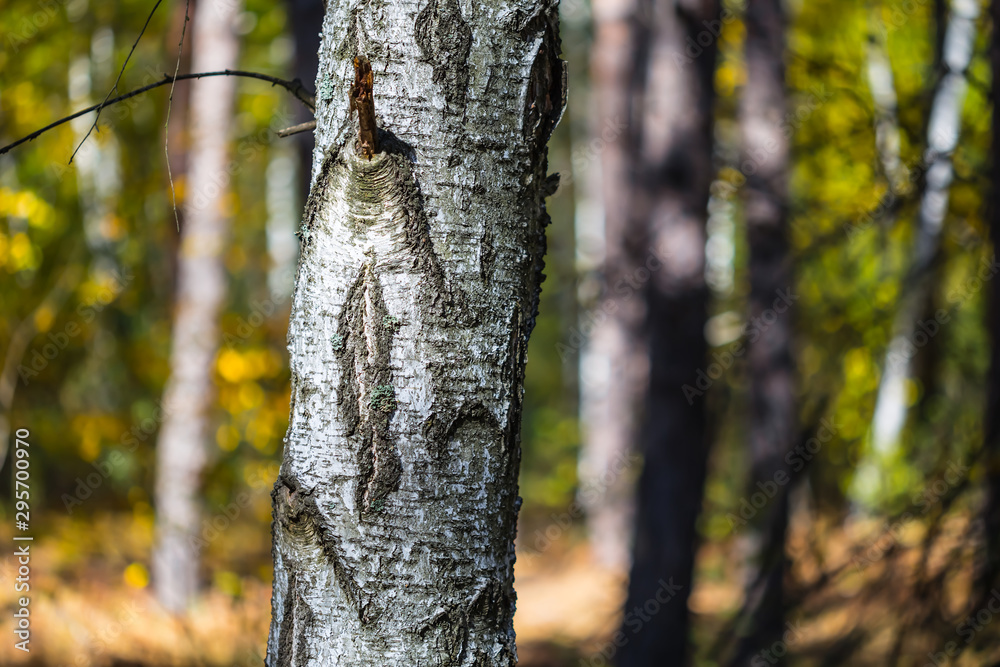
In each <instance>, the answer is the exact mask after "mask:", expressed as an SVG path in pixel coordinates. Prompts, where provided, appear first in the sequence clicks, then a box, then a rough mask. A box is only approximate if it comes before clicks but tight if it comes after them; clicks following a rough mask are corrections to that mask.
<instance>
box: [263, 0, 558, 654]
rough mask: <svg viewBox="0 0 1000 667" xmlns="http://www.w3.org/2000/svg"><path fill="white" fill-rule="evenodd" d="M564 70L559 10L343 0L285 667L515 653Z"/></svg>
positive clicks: (299, 373)
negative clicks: (369, 151)
mask: <svg viewBox="0 0 1000 667" xmlns="http://www.w3.org/2000/svg"><path fill="white" fill-rule="evenodd" d="M358 56H365V57H367V58H368V59H369V60H370V62H371V67H372V70H373V72H374V87H373V91H374V119H375V121H376V124H377V127H378V128H379V129H378V133H377V136H376V137H374V141H372V137H369V136H367V134H366V135H365V146H366V147H367V146H371V145H372V144H373V143H374V146H375V148H376V150H375V153H374V155H373V156H371V158H370V159H367V158H366V157H364V156H363V150H362V147H361V145H359V144H358V141H357V139H356V130H355V121H354V119H353V118H352V115H351V114H350V111H349V109H350V107H349V105H348V99H349V97H348V96H349V93H350V92H351V91H352V89H353V95H354V97H353V99H355V100H357V101H361V102H363V101H364V99H365V97H366V95H365V94H360V95H359V93H364V89H365V87H364V85H361V86H359V87H355V86H354V80H355V74H354V70H353V67H352V61H353V59H354V58H356V57H358ZM564 82H565V70H564V65H563V62H562V61H561V60H560V59H559V37H558V19H557V14H556V7H555V6H554V3H550V2H548V1H546V0H539V1H533V2H520V3H516V4H514V3H508V2H499V1H496V0H493V1H489V2H481V3H460V2H458V0H419V1H418V2H407V1H402V2H395V3H383V2H368V3H356V2H349V1H348V0H330V1H329V2H328V3H327V10H326V17H325V20H324V24H323V39H322V46H321V49H320V72H319V76H318V81H317V90H318V94H317V98H318V99H317V101H318V108H317V121H318V126H317V130H316V144H317V148H316V153H315V161H314V165H313V181H312V188H311V192H310V197H309V201H308V203H307V205H306V212H305V215H304V220H303V226H302V230H301V232H300V235H301V239H302V243H301V255H300V262H299V272H298V276H297V278H296V287H295V296H294V301H293V306H292V314H291V322H290V326H289V334H288V340H289V349H290V355H291V367H292V407H291V417H290V423H289V428H288V434H287V436H286V438H285V448H284V459H283V461H282V465H281V471H280V473H279V479H278V481H277V483H276V484H275V488H274V492H273V501H274V523H273V533H274V547H273V554H274V589H273V597H272V621H271V632H270V637H269V639H268V651H267V653H268V654H267V664H268V665H269V666H270V667H278V666H281V667H286V666H289V665H296V666H301V665H324V666H335V665H351V666H356V665H373V666H376V665H377V666H379V667H382V666H384V665H446V666H452V665H497V666H499V665H503V666H512V665H514V664H515V663H516V652H515V647H514V632H513V625H512V619H513V613H514V600H515V596H514V590H513V562H514V547H513V538H514V532H515V527H516V519H517V510H518V506H519V504H520V501H519V499H518V496H517V474H518V465H519V459H520V435H519V433H520V412H521V395H522V380H523V374H524V361H525V359H524V354H525V349H526V347H527V340H528V335H529V333H530V332H531V329H532V326H533V324H534V319H535V315H536V307H537V303H538V294H539V291H540V283H541V279H542V275H541V270H542V256H543V253H544V248H545V232H544V227H545V224H546V223H547V221H548V216H547V214H546V213H545V205H544V199H545V197H546V196H547V194H549V193H551V192H552V191H553V190H554V187H555V185H556V180H555V179H553V178H546V168H547V165H546V142H547V141H548V138H549V135H550V133H551V131H552V129H553V128H554V126H555V124H556V122H557V121H558V118H559V116H560V114H561V112H562V109H563V106H564V93H565V89H564V87H565V84H564ZM361 83H362V84H363V83H364V81H363V78H362V81H361ZM356 106H358V108H359V109H360V110H361V111H362V112H364V109H365V105H364V104H360V105H356ZM361 121H362V122H361V123H360V127H361V129H362V130H366V128H368V127H370V124H369V123H368V122H367V121H368V117H367V116H366V115H362V117H361Z"/></svg>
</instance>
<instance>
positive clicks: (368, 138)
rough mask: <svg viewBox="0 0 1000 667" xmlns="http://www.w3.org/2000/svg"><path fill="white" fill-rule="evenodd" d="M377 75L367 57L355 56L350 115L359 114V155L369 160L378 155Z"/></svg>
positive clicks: (349, 95)
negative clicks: (375, 94)
mask: <svg viewBox="0 0 1000 667" xmlns="http://www.w3.org/2000/svg"><path fill="white" fill-rule="evenodd" d="M374 82H375V75H374V73H373V72H372V65H371V63H370V62H368V58H367V57H366V56H354V84H353V85H351V90H350V92H349V93H348V105H349V109H350V114H351V115H352V116H353V114H354V112H355V111H357V112H358V144H357V149H358V153H359V154H360V155H362V156H364V157H366V158H368V159H369V160H371V159H372V156H373V155H375V153H378V126H377V125H376V124H375V97H374V91H373V87H374Z"/></svg>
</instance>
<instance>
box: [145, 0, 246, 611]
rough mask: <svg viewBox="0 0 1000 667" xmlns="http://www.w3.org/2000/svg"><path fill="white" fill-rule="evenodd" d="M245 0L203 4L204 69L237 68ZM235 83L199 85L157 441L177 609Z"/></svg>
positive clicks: (208, 357) (193, 510)
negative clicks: (237, 28) (236, 24)
mask: <svg viewBox="0 0 1000 667" xmlns="http://www.w3.org/2000/svg"><path fill="white" fill-rule="evenodd" d="M240 5H241V3H240V2H239V1H238V0H232V1H227V2H198V3H197V4H196V6H195V13H194V16H193V19H192V26H191V28H192V40H191V41H192V44H193V51H194V55H193V57H192V67H193V68H194V70H195V71H197V72H206V71H211V70H220V69H234V68H235V67H236V59H237V54H238V49H239V42H238V39H237V37H236V34H235V33H234V32H233V27H232V26H233V20H234V19H235V17H236V15H237V14H238V13H239V9H240ZM235 81H236V80H235V79H234V78H230V77H220V78H218V79H211V80H204V81H202V80H199V81H195V82H193V83H192V84H191V87H192V90H191V109H190V118H191V125H192V128H191V135H192V137H191V144H190V157H189V162H188V165H189V172H188V177H187V179H186V182H187V188H186V190H187V191H186V194H185V197H184V201H185V205H184V212H185V216H184V227H183V229H182V231H181V245H180V252H179V257H178V264H177V305H176V310H175V312H174V328H173V339H172V344H171V350H170V379H169V380H168V382H167V387H166V389H165V391H164V401H163V404H164V413H165V415H166V416H165V418H164V422H163V427H162V430H161V431H160V437H159V440H158V441H157V445H156V544H155V547H154V550H153V558H152V565H153V577H154V582H155V587H156V595H157V598H158V599H159V600H160V602H161V603H162V604H163V605H164V607H166V608H167V609H170V610H172V611H181V610H183V609H184V608H185V607H187V605H188V604H189V603H190V601H191V600H192V598H193V597H194V595H195V593H196V591H197V587H198V549H197V547H196V544H197V542H196V540H197V538H198V531H199V529H200V519H201V511H200V507H199V504H198V496H199V492H200V487H201V475H202V471H203V469H204V466H205V462H206V459H207V456H208V442H209V439H210V437H211V428H210V427H211V424H210V409H211V406H212V405H213V401H212V396H213V392H214V389H213V380H212V370H213V368H214V367H215V355H216V352H217V351H218V346H219V314H220V311H221V309H222V305H223V302H224V300H225V298H226V291H227V285H226V272H225V267H224V266H223V263H222V261H223V251H224V250H225V243H226V239H227V237H228V235H229V225H230V220H229V218H228V217H226V216H225V215H224V213H223V211H222V198H223V195H224V194H225V192H226V186H227V185H228V179H229V178H230V176H229V172H228V171H227V169H226V166H227V162H228V159H229V158H228V143H229V128H230V126H231V125H232V119H233V105H234V101H235V92H236V83H235Z"/></svg>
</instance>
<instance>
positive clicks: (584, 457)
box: [579, 0, 649, 571]
mask: <svg viewBox="0 0 1000 667" xmlns="http://www.w3.org/2000/svg"><path fill="white" fill-rule="evenodd" d="M593 7H594V33H595V34H594V51H593V57H592V64H591V72H592V80H593V104H592V105H591V109H592V116H593V120H592V128H591V134H592V135H593V136H594V139H595V141H596V140H597V139H598V138H600V141H601V142H602V144H601V145H602V146H603V149H602V150H601V153H600V179H599V180H598V181H597V183H596V185H597V187H596V191H597V192H599V196H600V200H601V204H602V206H601V209H602V211H603V214H604V259H603V262H602V265H601V270H602V278H603V290H604V291H603V294H602V295H601V301H600V306H599V311H598V312H597V313H596V314H594V315H593V321H594V328H593V332H592V333H591V336H590V338H589V339H588V340H587V342H586V346H585V348H584V350H583V353H582V359H581V368H582V369H583V373H582V377H581V382H580V417H581V420H582V426H583V442H582V443H581V449H580V465H579V479H580V488H581V489H588V490H590V489H599V490H600V491H601V492H600V493H581V494H580V498H581V500H582V501H583V505H584V509H585V510H586V514H587V532H588V536H589V539H590V544H591V551H592V552H593V554H594V555H595V556H596V558H597V560H598V561H599V562H601V563H602V564H604V565H606V566H611V567H615V568H616V569H621V570H623V571H624V570H625V569H627V568H628V564H629V558H630V556H629V543H630V542H631V536H632V520H633V515H634V507H633V506H634V501H633V495H634V494H633V476H631V475H629V474H628V473H627V471H623V469H624V468H626V465H625V463H626V462H627V461H628V459H629V457H631V456H633V455H634V453H635V451H636V450H637V449H638V447H637V440H638V434H639V420H640V419H641V416H642V397H643V395H644V394H645V389H646V381H647V373H648V365H649V364H648V356H647V350H646V347H645V345H644V341H643V337H642V324H643V318H644V316H645V307H644V304H643V300H642V298H641V295H640V293H639V289H640V288H641V287H642V285H641V284H637V283H636V278H635V276H634V275H633V274H634V272H635V270H636V269H637V268H638V267H637V266H636V263H635V259H634V257H633V253H631V252H630V249H629V247H628V240H629V239H630V238H631V237H632V234H631V233H630V230H629V200H630V193H631V187H632V184H631V182H630V168H629V162H630V155H631V152H632V146H633V145H634V141H633V140H632V137H631V135H630V133H629V132H628V130H627V124H628V119H629V117H630V115H631V111H632V109H631V107H632V100H631V96H630V93H631V85H630V84H631V82H632V81H631V80H632V68H633V67H634V66H635V54H634V49H635V42H634V39H633V38H634V35H633V27H632V23H631V20H632V19H634V18H635V10H636V6H635V2H634V1H633V0H595V1H594V3H593ZM595 180H596V179H595ZM587 185H590V184H589V183H588V184H587Z"/></svg>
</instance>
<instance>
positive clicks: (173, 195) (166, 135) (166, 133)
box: [163, 0, 191, 234]
mask: <svg viewBox="0 0 1000 667" xmlns="http://www.w3.org/2000/svg"><path fill="white" fill-rule="evenodd" d="M190 10H191V0H186V1H185V3H184V23H183V24H181V39H180V41H179V42H178V43H177V62H176V63H175V64H174V80H173V81H171V82H170V94H169V95H168V96H167V119H166V120H165V121H164V122H163V157H164V158H165V160H164V161H165V162H166V163H167V180H168V181H169V182H170V203H171V204H172V205H173V208H174V223H175V224H176V225H177V233H178V234H180V231H181V218H180V216H179V215H178V214H177V189H176V188H174V174H173V172H172V171H171V170H170V109H171V108H173V103H174V86H175V85H177V72H178V71H180V69H181V54H182V53H183V52H184V35H185V34H186V33H187V25H188V21H190V20H191V16H190Z"/></svg>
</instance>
